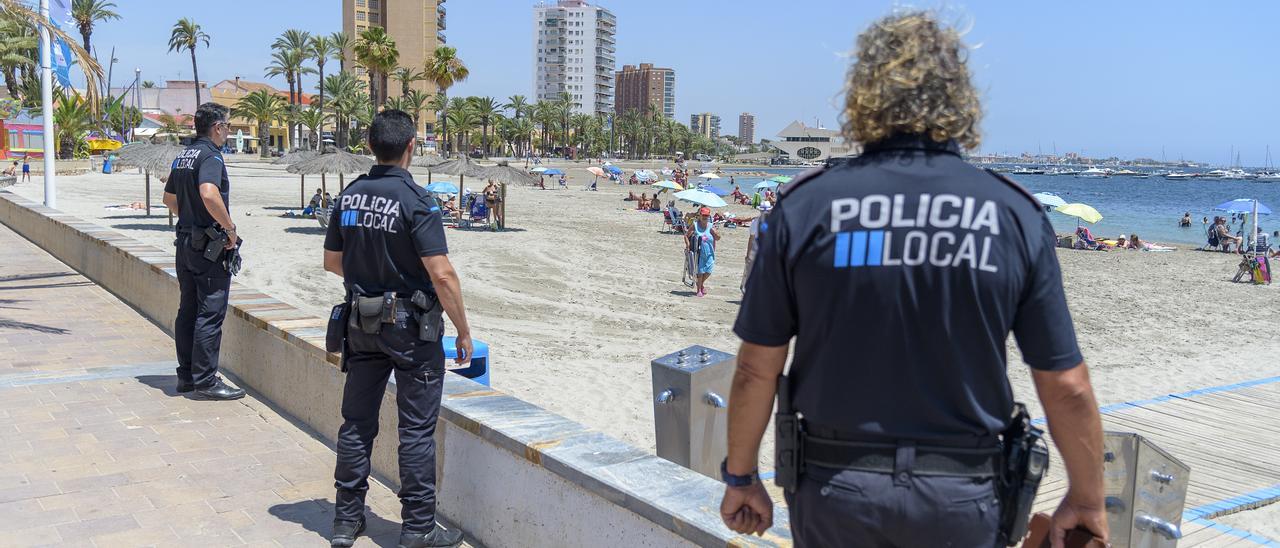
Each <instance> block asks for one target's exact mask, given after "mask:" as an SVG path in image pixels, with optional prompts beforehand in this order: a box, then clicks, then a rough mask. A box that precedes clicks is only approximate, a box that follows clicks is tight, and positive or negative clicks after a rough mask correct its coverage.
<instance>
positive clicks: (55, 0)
mask: <svg viewBox="0 0 1280 548" xmlns="http://www.w3.org/2000/svg"><path fill="white" fill-rule="evenodd" d="M49 22H50V23H53V26H55V27H58V29H59V30H62V31H63V32H68V31H69V30H70V29H74V28H75V19H73V18H72V17H71V0H49ZM49 54H50V56H51V59H50V61H51V65H52V67H53V74H54V76H56V77H57V78H58V83H59V84H62V87H64V88H70V87H71V46H68V45H67V43H66V42H64V41H63V40H61V39H55V40H54V41H53V47H51V48H50V49H49Z"/></svg>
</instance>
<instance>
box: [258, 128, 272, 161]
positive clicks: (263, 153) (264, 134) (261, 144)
mask: <svg viewBox="0 0 1280 548" xmlns="http://www.w3.org/2000/svg"><path fill="white" fill-rule="evenodd" d="M270 131H271V130H270V129H268V128H267V123H266V122H263V121H262V120H259V121H258V157H260V158H266V157H267V139H268V138H269V137H270V135H268V133H269V132H270Z"/></svg>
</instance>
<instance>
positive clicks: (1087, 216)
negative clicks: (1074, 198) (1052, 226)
mask: <svg viewBox="0 0 1280 548" xmlns="http://www.w3.org/2000/svg"><path fill="white" fill-rule="evenodd" d="M1054 211H1057V212H1058V213H1061V214H1063V215H1070V216H1072V217H1075V218H1076V219H1079V221H1076V225H1077V226H1079V224H1080V221H1084V222H1086V223H1089V224H1093V223H1096V222H1098V221H1101V220H1102V214H1101V213H1098V210H1096V209H1094V208H1093V206H1091V205H1088V204H1079V203H1076V204H1067V205H1061V206H1058V207H1056V208H1054Z"/></svg>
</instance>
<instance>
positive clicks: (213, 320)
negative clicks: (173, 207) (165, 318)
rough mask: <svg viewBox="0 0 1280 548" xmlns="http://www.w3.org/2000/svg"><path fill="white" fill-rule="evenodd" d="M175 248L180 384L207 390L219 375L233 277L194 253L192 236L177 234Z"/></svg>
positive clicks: (174, 332)
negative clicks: (178, 296)
mask: <svg viewBox="0 0 1280 548" xmlns="http://www.w3.org/2000/svg"><path fill="white" fill-rule="evenodd" d="M175 245H176V246H177V250H176V251H175V261H176V263H177V266H176V270H177V271H178V288H179V293H180V300H179V302H178V318H177V320H175V321H174V326H173V340H174V342H175V343H177V347H178V380H180V381H183V382H188V381H189V382H191V383H193V384H195V386H196V388H206V387H209V386H211V385H212V384H213V383H214V380H215V375H217V373H218V351H219V350H220V349H221V348H222V321H223V320H224V319H226V317H227V295H228V293H230V291H231V274H229V273H227V270H226V269H225V268H223V266H222V264H221V263H219V262H215V261H209V260H206V259H205V258H204V255H203V254H201V253H200V252H198V251H193V250H192V249H191V235H190V234H188V233H185V232H180V233H178V240H177V242H176V243H175Z"/></svg>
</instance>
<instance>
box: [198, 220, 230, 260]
mask: <svg viewBox="0 0 1280 548" xmlns="http://www.w3.org/2000/svg"><path fill="white" fill-rule="evenodd" d="M202 239H203V240H204V242H205V243H204V249H201V250H199V251H200V252H201V253H202V254H203V255H204V259H205V260H206V261H217V260H218V259H220V258H222V252H223V251H225V250H226V248H227V242H229V241H231V237H230V236H229V235H227V232H226V231H225V230H222V229H221V228H218V227H216V226H210V227H206V228H205V229H204V238H202Z"/></svg>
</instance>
